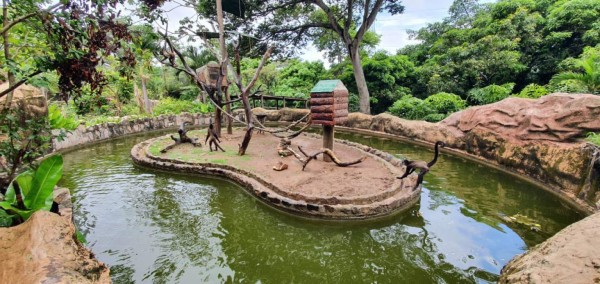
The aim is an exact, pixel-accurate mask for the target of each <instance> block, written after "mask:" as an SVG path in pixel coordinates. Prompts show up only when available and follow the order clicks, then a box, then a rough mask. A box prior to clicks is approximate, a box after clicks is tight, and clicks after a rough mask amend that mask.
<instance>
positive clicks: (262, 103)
mask: <svg viewBox="0 0 600 284" xmlns="http://www.w3.org/2000/svg"><path fill="white" fill-rule="evenodd" d="M260 107H262V108H265V98H264V97H263V95H260Z"/></svg>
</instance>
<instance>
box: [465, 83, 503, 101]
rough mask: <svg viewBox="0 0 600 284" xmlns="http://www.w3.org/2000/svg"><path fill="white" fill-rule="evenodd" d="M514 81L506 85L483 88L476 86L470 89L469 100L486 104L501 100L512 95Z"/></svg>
mask: <svg viewBox="0 0 600 284" xmlns="http://www.w3.org/2000/svg"><path fill="white" fill-rule="evenodd" d="M514 86H515V84H514V83H507V84H504V85H494V84H492V85H489V86H486V87H483V88H475V89H471V90H470V91H469V94H468V96H467V100H468V101H469V103H470V104H472V105H485V104H491V103H495V102H498V101H501V100H503V99H505V98H508V96H510V93H511V92H512V89H513V87H514Z"/></svg>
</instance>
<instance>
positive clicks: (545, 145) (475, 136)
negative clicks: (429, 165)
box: [254, 108, 600, 214]
mask: <svg viewBox="0 0 600 284" xmlns="http://www.w3.org/2000/svg"><path fill="white" fill-rule="evenodd" d="M308 111H309V110H305V109H280V110H265V109H260V108H257V109H254V112H255V113H263V114H266V115H267V120H268V121H271V122H279V123H281V122H292V121H296V120H298V119H300V118H302V117H303V116H304V115H306V113H307V112H308ZM340 126H342V127H347V128H349V129H350V130H352V129H355V130H359V131H360V132H364V133H370V134H372V135H375V136H377V135H379V136H392V137H397V138H400V139H404V140H407V141H410V142H411V143H420V144H428V145H429V144H433V143H435V142H436V141H444V142H446V146H447V148H446V149H444V150H443V151H446V152H454V153H456V154H458V155H462V156H467V157H471V158H473V159H476V160H479V161H482V162H484V163H487V164H491V165H493V166H497V167H499V168H501V169H504V170H507V171H509V172H512V173H515V174H518V175H520V176H524V177H527V178H529V179H530V180H531V181H533V182H535V183H536V184H538V185H540V186H542V187H543V188H545V189H547V190H549V191H551V192H554V193H556V194H557V195H559V196H560V197H562V198H564V199H565V200H566V201H568V202H569V203H571V204H573V205H574V206H575V207H577V208H578V209H580V210H582V211H584V212H586V213H587V214H591V213H592V212H597V211H600V182H599V180H600V159H597V160H595V161H594V160H593V157H594V155H598V153H600V149H599V148H598V147H597V146H594V145H592V144H590V143H586V142H579V143H568V144H567V143H556V142H546V141H530V142H527V144H523V145H514V144H511V143H509V142H508V141H506V140H503V139H502V137H498V136H497V135H495V134H494V133H492V132H470V133H466V134H464V135H457V134H456V133H455V131H452V130H450V129H449V128H448V127H446V126H445V125H443V124H442V123H430V122H425V121H411V120H405V119H402V118H399V117H396V116H393V115H390V114H386V113H383V114H379V115H374V116H371V115H366V114H362V113H351V114H349V116H348V119H347V120H346V121H345V122H343V123H342V124H341V125H340ZM595 153H596V154H595Z"/></svg>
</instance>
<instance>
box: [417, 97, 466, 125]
mask: <svg viewBox="0 0 600 284" xmlns="http://www.w3.org/2000/svg"><path fill="white" fill-rule="evenodd" d="M425 103H427V104H428V105H429V107H431V108H432V109H433V110H434V111H435V112H437V113H438V114H450V113H453V112H457V111H459V110H462V109H464V108H465V107H466V106H467V102H465V101H464V100H463V99H461V98H460V97H459V96H457V95H455V94H451V93H444V92H442V93H437V94H435V95H431V96H429V97H427V98H426V99H425ZM442 119H443V118H442ZM440 120H441V119H440ZM438 121H439V120H438Z"/></svg>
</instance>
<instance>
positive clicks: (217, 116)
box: [214, 102, 223, 138]
mask: <svg viewBox="0 0 600 284" xmlns="http://www.w3.org/2000/svg"><path fill="white" fill-rule="evenodd" d="M217 103H218V104H219V107H218V108H215V125H214V126H215V132H216V133H217V136H218V137H219V138H221V120H223V114H222V113H221V108H222V107H223V106H222V105H221V103H219V102H217Z"/></svg>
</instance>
